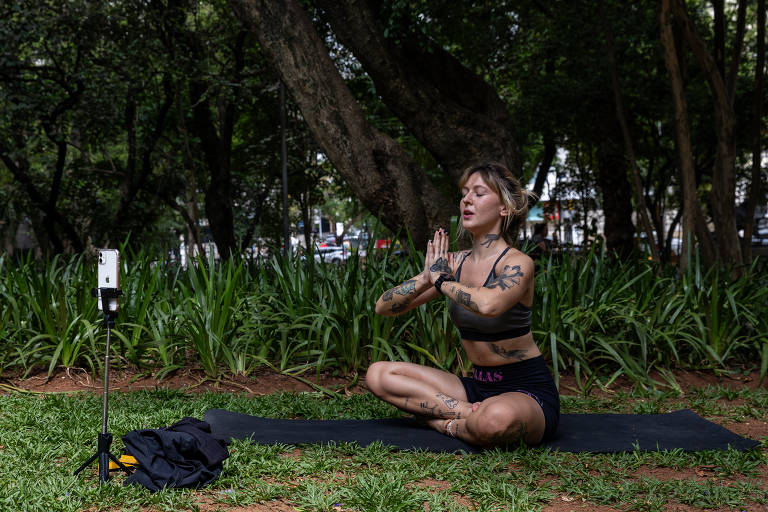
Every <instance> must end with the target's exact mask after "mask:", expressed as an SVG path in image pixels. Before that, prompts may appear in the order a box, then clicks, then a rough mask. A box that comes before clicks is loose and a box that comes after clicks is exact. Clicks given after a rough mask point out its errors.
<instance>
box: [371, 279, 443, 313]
mask: <svg viewBox="0 0 768 512" xmlns="http://www.w3.org/2000/svg"><path fill="white" fill-rule="evenodd" d="M439 295H440V294H439V293H438V292H437V290H435V287H434V286H432V283H431V282H430V281H429V276H428V275H426V274H425V273H424V272H422V273H421V274H419V275H417V276H414V277H412V278H411V279H408V280H407V281H405V282H403V283H400V284H399V285H397V286H395V287H394V288H390V289H389V290H387V291H385V292H384V293H383V294H382V295H381V297H379V300H378V301H377V302H376V313H378V314H379V315H383V316H395V315H399V314H402V313H405V312H406V311H410V310H412V309H413V308H416V307H418V306H421V305H422V304H424V303H425V302H427V301H429V300H432V299H434V298H435V297H438V296H439Z"/></svg>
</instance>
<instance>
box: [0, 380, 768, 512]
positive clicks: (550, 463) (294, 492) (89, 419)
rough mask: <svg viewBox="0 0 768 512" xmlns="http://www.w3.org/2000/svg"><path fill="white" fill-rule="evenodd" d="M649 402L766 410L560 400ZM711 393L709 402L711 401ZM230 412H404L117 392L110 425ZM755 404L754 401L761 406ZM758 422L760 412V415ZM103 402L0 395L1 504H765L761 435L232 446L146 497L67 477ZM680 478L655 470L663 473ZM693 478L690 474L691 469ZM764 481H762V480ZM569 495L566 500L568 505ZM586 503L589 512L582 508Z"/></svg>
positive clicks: (69, 507)
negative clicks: (550, 442) (651, 445)
mask: <svg viewBox="0 0 768 512" xmlns="http://www.w3.org/2000/svg"><path fill="white" fill-rule="evenodd" d="M649 400H652V401H654V402H655V403H657V404H659V408H660V409H661V410H667V409H675V408H680V407H690V408H692V409H694V410H696V411H697V412H699V413H700V414H703V415H705V416H707V417H710V418H715V419H717V418H724V419H728V420H735V421H744V420H748V419H749V418H750V417H751V416H749V415H745V414H743V413H744V411H743V410H742V407H743V406H744V405H749V407H751V408H753V409H755V410H759V411H765V408H764V406H765V404H766V402H767V401H768V391H766V390H756V391H753V390H738V391H737V390H733V389H731V388H724V387H717V388H715V387H709V388H702V389H696V390H693V391H692V392H691V393H689V394H688V395H685V396H683V397H680V396H677V395H676V394H674V393H651V392H648V391H640V390H638V391H636V392H631V393H626V392H625V393H617V394H615V395H614V396H608V397H605V398H597V397H588V398H584V397H580V396H564V397H563V410H564V412H574V411H578V412H590V411H592V412H601V411H607V412H627V411H632V410H634V408H635V407H637V406H638V404H642V403H647V402H648V401H649ZM715 400H719V401H721V402H722V404H721V405H720V406H719V407H717V408H707V405H706V403H711V402H713V401H715ZM213 407H218V408H227V409H230V410H234V411H242V412H246V413H250V414H256V415H262V416H269V417H282V418H295V417H300V418H332V419H338V418H363V419H364V418H375V417H395V416H398V415H399V412H398V411H396V410H395V409H393V408H391V407H390V406H388V405H386V404H383V403H381V402H379V401H378V400H376V399H374V398H373V397H372V396H371V395H370V394H364V395H353V396H351V397H349V398H340V397H337V398H331V397H328V396H327V395H323V394H319V393H279V394H274V395H267V396H260V397H247V396H245V395H235V394H214V393H207V394H202V395H189V394H185V393H183V392H181V391H174V390H167V389H160V390H157V391H152V392H147V391H137V392H131V393H114V394H112V396H111V398H110V423H109V430H110V431H111V432H112V433H114V434H115V436H116V441H115V443H114V444H113V452H115V453H118V452H119V451H120V449H121V447H122V443H121V441H120V440H119V436H120V435H122V434H124V433H125V432H127V431H129V430H132V429H137V428H156V427H160V426H164V425H168V424H170V423H172V422H174V421H177V420H178V419H180V418H181V417H182V416H194V417H198V418H202V416H203V413H204V412H205V410H207V409H209V408H213ZM761 407H762V409H760V408H761ZM760 419H762V420H765V414H764V412H763V413H762V415H761V418H760ZM100 424H101V398H100V396H97V395H95V394H89V393H78V394H73V395H69V396H67V395H29V394H20V393H11V394H6V395H4V396H1V397H0V466H1V467H2V468H3V471H2V472H0V510H18V511H27V510H28V511H39V510H50V511H76V510H84V509H88V510H125V511H146V510H149V509H151V510H163V511H165V510H168V511H173V510H190V511H194V510H198V508H199V506H200V504H201V503H207V504H209V505H211V504H212V505H217V506H220V507H221V508H222V509H223V510H226V509H227V508H230V507H243V506H248V505H250V504H255V503H265V504H268V503H269V502H270V501H273V500H282V501H283V502H286V503H288V504H290V505H291V506H294V507H296V508H298V509H300V510H320V511H333V510H338V509H339V508H341V509H342V510H359V511H369V510H370V511H375V510H381V511H400V510H402V511H410V510H423V509H424V507H425V504H428V505H429V509H430V510H467V509H473V510H510V509H511V508H513V509H514V510H524V511H525V510H540V509H541V508H542V507H544V506H546V505H547V504H548V503H554V502H559V503H562V502H566V503H571V505H572V507H573V509H574V510H589V509H590V506H594V505H595V504H600V505H607V506H610V507H614V508H616V509H617V510H647V511H656V510H658V511H661V510H665V508H666V507H668V506H671V505H672V504H687V505H690V506H692V507H694V508H696V509H707V508H720V507H732V508H733V509H734V510H753V509H754V508H750V507H756V506H760V507H764V506H767V505H768V490H766V473H767V471H766V465H767V464H768V438H764V439H762V440H761V441H762V445H761V446H760V447H758V448H757V449H754V450H752V451H748V452H738V451H733V450H726V451H704V452H695V453H683V452H680V451H664V452H631V453H622V454H613V455H592V454H568V453H557V452H552V451H549V450H545V449H524V448H518V449H516V450H512V451H501V450H491V451H487V452H485V453H482V454H478V455H453V454H435V453H428V452H398V451H394V450H393V449H391V448H389V447H387V446H382V445H380V444H374V445H370V446H368V447H365V448H361V447H359V446H357V445H354V444H338V445H304V446H301V447H299V448H298V449H297V447H294V446H287V445H272V446H264V445H252V444H250V443H247V442H235V443H233V444H232V445H231V447H230V457H229V459H227V460H226V461H225V464H224V472H223V474H222V477H221V478H220V479H219V480H217V481H216V482H214V483H213V484H212V485H210V486H208V487H206V488H203V489H200V490H196V491H193V490H173V489H172V490H165V491H161V492H158V493H154V494H151V493H149V492H147V491H145V490H143V489H142V488H137V487H123V486H122V485H121V482H122V479H123V477H122V476H117V477H114V478H113V479H112V480H111V481H110V482H109V483H108V484H107V485H104V486H99V485H98V484H97V477H96V474H95V466H92V467H91V468H89V469H88V470H86V471H85V472H84V473H82V474H81V475H79V476H77V477H75V476H72V471H73V470H74V469H75V468H77V466H79V464H80V463H81V461H83V460H85V459H86V458H87V457H88V456H89V455H90V454H91V453H92V452H93V451H94V449H95V441H96V434H97V432H98V431H99V429H100ZM665 469H666V470H671V471H674V472H675V478H674V479H671V478H658V477H657V476H654V475H657V474H659V472H660V471H662V470H665ZM697 472H698V474H697ZM761 479H762V480H761ZM565 500H572V501H565ZM582 507H586V508H582Z"/></svg>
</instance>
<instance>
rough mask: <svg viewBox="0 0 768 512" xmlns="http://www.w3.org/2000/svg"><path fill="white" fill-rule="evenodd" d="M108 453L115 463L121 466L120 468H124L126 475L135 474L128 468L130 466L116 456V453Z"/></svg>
mask: <svg viewBox="0 0 768 512" xmlns="http://www.w3.org/2000/svg"><path fill="white" fill-rule="evenodd" d="M107 455H108V456H109V459H110V460H111V461H112V462H114V463H115V464H117V467H119V468H120V469H122V470H123V472H124V473H125V474H126V475H128V476H131V475H132V474H133V472H132V471H131V470H130V469H128V466H126V465H125V464H123V463H122V462H120V459H118V458H117V457H115V456H114V455H112V453H111V452H110V453H108V454H107Z"/></svg>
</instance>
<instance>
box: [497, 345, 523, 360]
mask: <svg viewBox="0 0 768 512" xmlns="http://www.w3.org/2000/svg"><path fill="white" fill-rule="evenodd" d="M490 347H491V352H493V353H494V354H497V355H500V356H501V357H503V358H505V359H515V360H516V361H522V360H523V359H524V358H525V356H526V354H528V351H527V350H516V349H512V350H506V349H504V347H501V346H499V345H497V344H495V343H491V344H490Z"/></svg>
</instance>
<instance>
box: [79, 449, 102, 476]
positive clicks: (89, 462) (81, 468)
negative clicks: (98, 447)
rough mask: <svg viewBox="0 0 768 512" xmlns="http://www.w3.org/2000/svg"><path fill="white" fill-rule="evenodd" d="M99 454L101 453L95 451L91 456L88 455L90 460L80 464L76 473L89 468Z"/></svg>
mask: <svg viewBox="0 0 768 512" xmlns="http://www.w3.org/2000/svg"><path fill="white" fill-rule="evenodd" d="M98 456H99V454H98V453H94V454H93V455H91V456H90V457H88V460H87V461H85V462H83V465H82V466H80V467H79V468H77V469H76V470H75V472H74V474H75V475H77V474H78V473H80V472H81V471H82V470H84V469H85V468H87V467H88V466H89V465H90V464H91V462H93V461H95V460H96V458H97V457H98Z"/></svg>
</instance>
